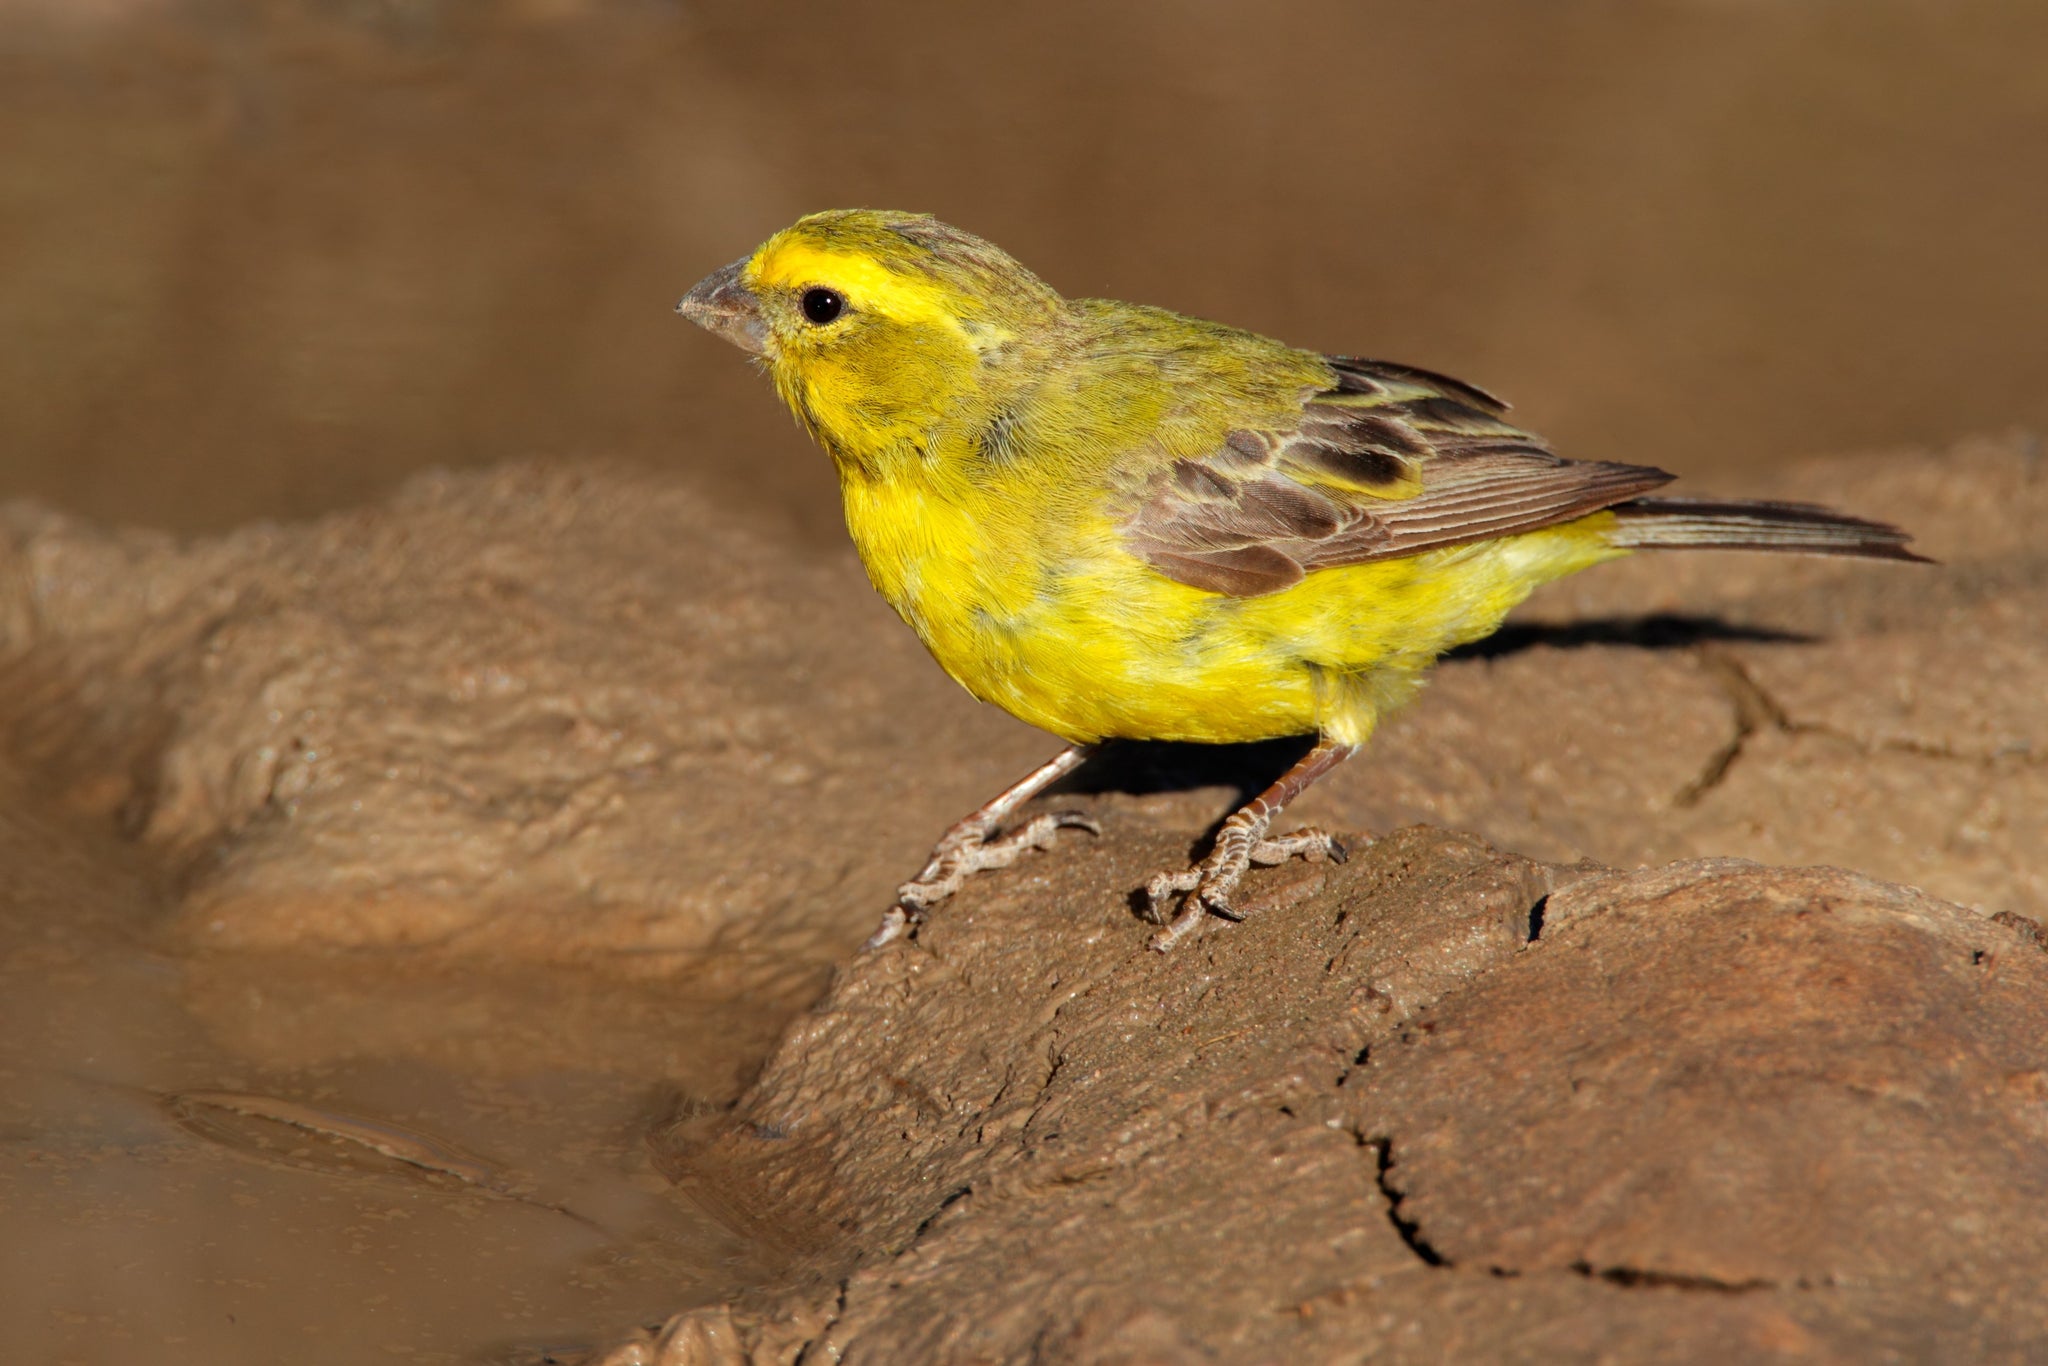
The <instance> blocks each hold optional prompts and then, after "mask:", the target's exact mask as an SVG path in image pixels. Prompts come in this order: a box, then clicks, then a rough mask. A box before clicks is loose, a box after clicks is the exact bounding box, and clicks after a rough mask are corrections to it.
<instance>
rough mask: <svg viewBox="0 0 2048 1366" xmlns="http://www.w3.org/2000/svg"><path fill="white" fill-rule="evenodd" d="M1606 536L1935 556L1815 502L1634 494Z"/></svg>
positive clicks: (1673, 545) (1642, 542) (1695, 545)
mask: <svg viewBox="0 0 2048 1366" xmlns="http://www.w3.org/2000/svg"><path fill="white" fill-rule="evenodd" d="M1608 511H1609V512H1612V513H1613V514H1614V517H1615V523H1614V525H1613V526H1612V527H1611V528H1609V529H1608V531H1607V539H1608V540H1609V541H1610V542H1612V543H1613V544H1615V545H1618V546H1627V547H1629V548H1630V549H1632V550H1778V551H1789V552H1792V553H1794V554H1803V555H1858V556H1862V557H1864V558H1866V559H1873V560H1915V561H1918V562H1920V563H1922V564H1928V563H1932V561H1930V560H1928V558H1927V557H1926V556H1925V555H1918V554H1915V553H1914V552H1913V551H1911V550H1909V549H1907V548H1906V546H1907V543H1908V542H1909V541H1911V540H1912V539H1913V538H1912V537H1911V536H1909V535H1908V534H1906V533H1905V532H1903V531H1901V530H1899V529H1898V528H1897V527H1895V526H1888V525H1886V524H1885V523H1883V522H1870V521H1865V520H1864V519H1863V518H1861V517H1849V516H1845V515H1843V514H1842V513H1839V512H1831V511H1829V510H1828V509H1827V508H1824V507H1820V506H1817V505H1815V504H1813V503H1737V502H1726V501H1723V500H1721V499H1715V498H1633V499H1630V500H1629V501H1628V502H1626V503H1616V504H1615V505H1614V506H1613V507H1611V508H1609V509H1608Z"/></svg>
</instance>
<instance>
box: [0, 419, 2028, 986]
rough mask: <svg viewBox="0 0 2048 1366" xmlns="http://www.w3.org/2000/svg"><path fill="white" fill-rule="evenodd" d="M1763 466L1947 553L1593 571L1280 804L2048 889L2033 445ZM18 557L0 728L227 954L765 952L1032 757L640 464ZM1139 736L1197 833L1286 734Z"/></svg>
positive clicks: (1116, 771)
mask: <svg viewBox="0 0 2048 1366" xmlns="http://www.w3.org/2000/svg"><path fill="white" fill-rule="evenodd" d="M1852 472H1853V476H1854V477H1853V478H1852V477H1851V474H1852ZM1762 491H1765V492H1786V493H1791V494H1795V495H1800V496H1810V497H1827V498H1829V499H1831V500H1833V501H1837V502H1847V503H1849V504H1851V505H1853V506H1854V507H1855V508H1856V509H1857V510H1859V511H1863V512H1867V513H1870V514H1873V515H1879V516H1890V517H1895V518H1897V519H1899V520H1900V521H1902V522H1905V523H1907V524H1909V525H1911V526H1912V527H1913V528H1914V529H1915V530H1916V531H1917V532H1919V533H1921V535H1922V538H1923V544H1924V545H1925V546H1926V548H1927V549H1928V550H1929V551H1930V552H1931V553H1933V554H1935V555H1938V556H1940V557H1942V558H1944V559H1945V560H1946V561H1947V562H1948V563H1947V564H1945V565H1944V566H1942V567H1939V568H1920V567H1913V566H1896V565H1884V564H1875V565H1873V564H1869V563H1858V562H1847V563H1845V562H1834V561H1810V560H1783V559H1773V558H1770V557H1764V556H1732V555H1720V556H1710V555H1690V556H1688V555H1664V556H1639V557H1636V558H1634V559H1632V560H1630V561H1628V562H1626V563H1623V564H1619V565H1614V566H1608V567H1604V568H1602V569H1599V570H1595V571H1593V572H1592V573H1590V574H1587V575H1582V576H1580V577H1579V578H1577V579H1574V580H1571V581H1568V582H1567V583H1566V584H1563V585H1560V586H1558V587H1557V588H1556V589H1554V590H1550V591H1549V592H1548V593H1546V594H1544V595H1539V597H1538V598H1537V599H1536V601H1535V603H1533V604H1532V608H1531V610H1530V612H1528V613H1527V614H1526V621H1525V623H1524V624H1521V625H1518V626H1514V627H1511V628H1510V630H1509V631H1508V632H1507V633H1506V634H1505V635H1504V636H1503V637H1501V638H1498V639H1497V641H1496V642H1494V643H1491V644H1489V645H1488V646H1486V647H1484V648H1483V649H1482V650H1481V651H1477V652H1474V653H1473V654H1471V655H1470V656H1468V657H1465V658H1461V659H1453V660H1451V661H1449V662H1447V663H1446V664H1445V665H1444V666H1443V667H1442V668H1440V669H1439V670H1438V672H1437V675H1436V677H1435V681H1434V682H1433V684H1432V686H1431V687H1430V688H1429V689H1428V690H1427V691H1426V693H1425V695H1424V697H1423V699H1422V701H1421V702H1420V703H1419V704H1418V705H1417V706H1415V707H1414V708H1412V709H1411V710H1410V711H1408V712H1407V713H1405V714H1403V715H1401V716H1398V717H1396V718H1395V719H1394V720H1393V721H1392V722H1391V723H1390V724H1389V725H1388V726H1386V727H1385V728H1384V730H1383V732H1382V734H1381V735H1380V736H1379V737H1378V738H1377V739H1376V740H1375V742H1374V744H1373V745H1372V746H1371V747H1370V748H1369V749H1368V750H1367V752H1366V753H1365V754H1364V755H1363V756H1362V757H1361V758H1359V759H1357V760H1354V761H1353V762H1352V763H1350V764H1348V765H1346V766H1345V767H1344V768H1342V769H1340V770H1338V772H1337V773H1336V774H1335V775H1334V776H1333V777H1332V778H1330V779H1329V780H1327V781H1326V782H1324V783H1323V784H1321V785H1320V786H1318V787H1317V788H1316V789H1313V790H1312V791H1311V792H1310V794H1309V795H1308V797H1307V798H1306V799H1305V800H1304V801H1303V802H1302V803H1301V804H1300V806H1299V808H1298V813H1297V814H1298V815H1299V817H1300V818H1301V819H1303V820H1306V821H1324V822H1328V823H1331V824H1335V825H1341V826H1346V827H1350V828H1355V829H1356V828H1363V829H1369V830H1384V829H1390V828H1395V827H1398V826H1401V825H1406V824H1411V823H1415V822H1418V821H1426V822H1430V823H1434V824H1443V825H1449V826H1454V827H1457V828H1463V829H1470V830H1473V831H1475V832H1477V833H1479V834H1481V835H1483V836H1485V837H1486V838H1488V839H1490V840H1492V841H1493V842H1495V843H1497V844H1499V845H1501V846H1503V847H1506V848H1513V849H1518V850H1521V851H1523V852H1526V853H1530V854H1533V855H1536V856H1538V857H1544V858H1550V859H1553V860H1559V861H1570V860H1573V859H1577V858H1581V857H1591V858H1596V859H1599V860H1601V861H1603V862H1608V863H1615V864H1621V865H1628V864H1633V863H1639V862H1660V861H1667V860H1670V859H1676V858H1685V857H1699V856H1707V855H1726V854H1737V855H1743V856H1747V857H1754V858H1758V859H1761V860H1765V861H1770V862H1785V863H1801V862H1831V863H1838V864H1846V865H1849V866H1854V867H1859V868H1863V869H1867V870H1869V871H1871V872H1873V873H1876V874H1879V875H1882V876H1887V877H1891V878H1895V879H1898V880H1902V881H1908V882H1912V883H1915V884H1918V885H1923V886H1926V887H1928V888H1929V889H1930V890H1932V891H1934V892H1936V893H1938V894H1941V895H1945V896H1949V897H1952V898H1955V899H1957V900H1960V901H1963V902H1965V903H1967V904H1970V905H1973V906H1976V907H1978V908H1980V909H1985V910H1990V911H1997V910H2014V911H2018V912H2021V913H2032V914H2036V915H2038V914H2042V913H2044V912H2048V872H2044V866H2043V864H2042V863H2041V861H2040V860H2038V859H2036V858H2032V857H2029V856H2027V853H2028V851H2031V850H2035V849H2038V848H2041V847H2044V846H2048V709H2044V708H2042V707H2041V706H2040V705H2039V692H2040V687H2039V681H2040V679H2041V678H2043V677H2048V629H2040V624H2041V623H2043V622H2048V549H2044V547H2043V543H2042V541H2041V538H2040V537H2039V535H2038V534H2037V532H2038V528H2039V527H2040V526H2041V525H2044V524H2048V476H2044V475H2043V474H2042V472H2041V462H2040V461H2039V459H2038V457H2037V455H2036V454H2035V452H2034V449H2033V447H2032V445H2031V444H2030V443H2029V442H2028V441H2026V440H2024V439H2021V438H2017V437H2015V438H2012V439H2009V440H2005V441H2002V442H1989V441H1985V442H1974V443H1965V444H1964V445H1963V446H1961V447H1958V448H1957V449H1956V450H1954V451H1951V452H1947V453H1944V454H1943V455H1941V456H1938V457H1936V456H1925V455H1922V456H1914V457H1899V458H1896V459H1872V460H1867V461H1864V462H1861V463H1858V464H1854V465H1851V464H1847V463H1839V464H1835V465H1832V466H1823V467H1820V468H1817V469H1811V468H1804V467H1802V471H1801V472H1800V474H1799V477H1798V478H1797V479H1796V480H1791V481H1788V482H1787V484H1786V486H1785V487H1784V488H1783V489H1778V490H1762ZM0 569H4V570H5V574H4V577H0V584H4V586H0V686H5V687H6V688H7V689H8V690H9V692H10V694H11V695H12V696H14V697H15V698H16V699H17V705H16V706H15V707H13V708H11V709H9V720H10V722H11V723H12V725H13V726H14V729H15V734H14V735H13V736H12V737H11V738H12V740H13V749H14V751H15V752H16V753H17V754H20V755H22V756H23V757H24V758H25V760H27V761H28V762H30V763H32V764H35V765H37V766H39V767H41V768H43V769H45V770H52V771H54V772H55V773H56V774H57V776H59V777H60V778H61V779H63V780H64V781H65V782H66V783H67V784H68V785H69V788H70V790H71V794H72V799H73V801H74V803H75V804H78V805H82V806H85V807H87V808H89V809H97V810H102V811H106V812H109V813H119V814H121V815H122V817H123V818H124V819H125V821H126V822H127V825H128V827H129V828H130V829H132V830H134V831H136V832H138V833H139V834H140V836H141V838H142V839H143V841H144V843H145V844H146V845H147V846H148V847H149V848H151V849H153V850H155V851H156V852H157V854H158V856H159V857H160V858H162V859H163V860H164V861H166V862H167V863H168V865H169V866H170V867H171V868H172V869H173V870H174V872H175V874H176V876H177V877H178V879H179V880H180V884H181V886H182V887H183V889H184V891H185V897H184V907H185V909H184V912H183V919H184V923H185V925H186V927H187V929H188V931H189V932H190V933H192V934H193V935H195V936H197V937H198V938H200V939H207V940H211V941H212V942H216V943H219V944H222V945H227V946H236V947H285V948H292V947H297V946H302V945H304V944H306V943H307V942H308V941H309V940H317V941H320V942H324V943H328V944H333V945H338V946H377V945H394V946H406V947H409V948H413V949H416V950H424V949H436V950H441V951H445V952H453V953H458V954H474V953H480V952H489V953H501V952H502V953H509V954H512V955H514V956H522V955H523V956H526V957H529V958H545V959H558V958H560V957H562V956H563V955H565V954H566V955H571V956H574V955H583V956H588V957H593V958H602V959H604V960H606V961H608V962H610V963H612V964H614V965H617V966H619V967H622V968H624V967H626V966H627V965H629V964H631V963H634V962H638V963H640V964H643V965H645V966H646V967H648V968H649V969H650V970H657V971H666V970H669V969H670V968H672V967H673V966H674V965H675V963H676V962H677V961H679V959H678V955H685V956H687V955H688V954H691V953H695V952H699V951H701V950H702V949H704V948H705V947H706V946H707V945H711V944H714V943H715V944H718V945H721V946H726V947H731V946H734V945H738V944H745V943H751V944H760V945H766V946H772V952H770V953H769V954H767V955H765V956H764V957H763V958H762V959H761V966H762V970H763V971H764V972H766V973H768V974H769V975H770V976H771V977H772V976H773V975H774V973H775V972H776V971H779V967H777V966H776V965H777V964H780V963H785V962H787V961H788V960H789V959H790V958H791V957H792V956H794V957H796V958H801V959H804V960H806V961H807V962H810V963H817V962H820V961H823V960H825V959H827V958H829V957H830V956H831V955H832V954H833V953H835V952H838V951H841V950H843V949H844V948H846V947H849V946H850V945H851V944H852V943H854V942H856V941H857V939H858V938H859V937H860V936H861V935H863V934H864V933H865V932H866V930H867V929H868V928H870V927H871V925H872V922H873V918H874V917H875V916H876V915H877V914H878V911H879V908H880V907H881V906H882V905H883V904H885V903H886V901H887V899H888V896H889V895H890V892H891V889H892V888H893V887H894V885H895V883H896V882H897V881H899V880H900V879H901V878H902V877H903V876H905V875H906V874H907V873H908V872H909V871H910V870H912V869H914V868H915V867H916V866H917V864H918V862H919V861H920V859H921V857H922V855H923V853H924V851H925V850H926V849H927V848H928V847H929V843H930V841H931V840H932V839H933V838H934V837H935V835H936V834H937V832H938V831H939V830H940V829H942V828H943V827H944V825H945V824H946V823H948V822H949V821H950V820H951V819H953V818H954V817H956V816H957V815H958V814H960V813H961V812H962V811H964V810H966V809H967V808H969V807H971V806H972V805H973V804H974V803H976V802H978V801H979V800H981V799H982V798H983V797H985V796H987V795H988V794H989V793H990V792H992V791H993V790H995V789H996V788H997V787H999V786H1001V785H1002V784H1003V783H1005V782H1007V781H1008V780H1009V779H1010V778H1012V777H1014V776H1016V774H1017V773H1019V772H1021V771H1022V770H1023V769H1025V768H1027V767H1029V766H1030V765H1031V764H1032V763H1033V762H1035V761H1036V759H1038V758H1039V757H1041V756H1042V755H1043V754H1044V753H1046V752H1048V750H1049V749H1050V743H1049V742H1048V741H1047V740H1046V739H1045V738H1044V737H1041V736H1038V735H1037V734H1036V733H1035V732H1032V731H1029V730H1027V729H1026V728H1024V727H1021V726H1019V725H1017V724H1016V723H1014V722H1012V721H1010V720H1009V719H1008V718H1007V717H1003V716H1001V715H1000V714H998V713H996V712H994V711H993V710H992V709H989V708H986V707H981V706H978V705H977V704H975V703H974V702H972V700H971V699H969V698H967V697H966V696H965V695H964V694H963V693H961V692H960V691H959V690H958V689H957V688H955V687H953V686H952V685H951V684H950V683H949V682H947V681H946V680H945V679H944V678H943V677H942V676H941V675H940V674H939V673H938V671H937V670H936V669H934V668H933V667H932V666H931V664H930V661H929V660H927V659H926V658H925V657H924V655H923V653H922V652H921V651H920V650H919V649H918V647H917V645H916V643H915V641H914V640H912V639H911V638H910V636H909V635H908V633H907V632H905V631H904V630H903V628H902V626H901V624H900V623H899V622H897V621H895V620H894V618H893V617H891V616H890V615H889V613H888V612H887V610H886V609H885V608H883V607H882V606H881V605H880V603H879V602H878V601H876V599H875V597H874V595H873V594H872V592H870V591H869V590H868V588H867V586H866V585H865V583H863V582H862V581H861V578H860V575H859V572H858V570H857V568H855V567H854V566H853V565H852V564H851V562H850V560H849V558H848V557H846V556H845V555H844V553H843V552H841V553H837V554H835V555H833V556H831V557H828V558H824V559H810V558H806V557H805V556H803V555H802V554H798V553H793V552H792V551H791V550H789V549H788V548H787V547H784V546H781V545H778V544H776V543H774V542H773V541H771V540H768V539H766V538H764V537H763V536H761V535H759V534H757V533H755V532H754V531H751V530H749V529H748V528H746V527H743V526H735V525H733V524H732V522H731V518H730V517H726V516H721V515H720V514H718V513H717V512H716V511H715V510H713V509H712V508H710V507H709V506H707V505H706V504H705V503H704V502H703V501H702V499H701V498H699V497H697V496H695V495H692V494H691V493H689V492H688V491H687V490H685V489H683V488H681V487H679V486H677V485H675V484H672V483H668V482H664V481H662V480H659V479H657V478H654V477H652V476H648V475H644V474H629V473H625V472H622V471H606V470H602V469H598V470H587V471H583V472H580V473H578V472H571V471H568V470H559V469H548V468H545V467H513V468H509V469H507V470H504V471H501V472H499V473H497V474H493V475H489V476H437V477H430V478H427V479H424V480H422V481H419V482H417V483H415V484H414V485H413V486H411V487H410V488H409V489H408V491H407V492H406V493H404V494H403V495H401V496H400V497H399V498H397V499H396V500H394V501H393V502H392V503H390V504H388V505H385V506H382V507H378V508H373V509H368V510H365V511H362V512H358V513H353V514H348V515H343V516H337V517H333V518H329V519H327V520H325V521H322V522H317V523H312V524H307V525H302V526H284V527H276V526H265V527H256V528H252V529H250V530H248V531H245V532H241V533H237V534H235V535H231V536H227V537H222V538H218V539H213V540H206V541H200V542H196V543H191V544H181V543H179V542H177V541H175V540H173V539H171V538H168V537H163V536H156V535H148V534H141V533H109V532H103V531H98V530H95V529H92V528H89V527H84V526H81V525H79V524H77V523H74V522H71V521H68V520H66V519H63V518H61V517H58V516H55V515H53V514H49V513H46V512H42V511H39V510H36V509H33V508H28V507H20V506H17V507H15V508H13V509H10V510H8V512H7V515H6V518H5V521H4V524H0ZM1681 613H1682V614H1683V615H1682V616H1680V615H1678V614H1681ZM1150 762H1151V761H1150V760H1148V759H1146V758H1144V757H1143V756H1140V757H1138V758H1136V759H1132V758H1130V757H1129V756H1126V758H1125V759H1123V760H1112V761H1111V762H1110V763H1109V764H1108V765H1107V766H1106V770H1105V774H1106V776H1105V774H1097V775H1094V776H1092V777H1091V776H1090V775H1088V774H1087V773H1086V772H1085V771H1084V774H1083V775H1081V783H1080V786H1081V787H1082V788H1083V789H1087V788H1090V787H1093V788H1098V789H1099V788H1103V787H1105V786H1106V787H1107V788H1109V789H1110V794H1109V795H1108V796H1106V797H1104V798H1102V800H1103V801H1105V802H1107V803H1109V804H1110V805H1111V806H1112V807H1113V808H1114V809H1112V810H1109V811H1106V812H1103V813H1101V814H1103V815H1105V816H1106V817H1107V818H1108V819H1110V820H1112V821H1119V820H1121V821H1126V822H1130V821H1132V820H1134V819H1135V821H1136V822H1137V823H1138V824H1140V825H1150V826H1153V827H1155V828H1157V829H1158V830H1160V831H1161V832H1171V833H1173V834H1175V835H1177V836H1178V837H1179V838H1180V839H1181V840H1183V841H1184V844H1183V848H1185V847H1186V846H1187V845H1188V844H1192V842H1193V841H1195V840H1196V839H1197V838H1199V835H1200V833H1201V832H1202V831H1203V829H1204V828H1205V827H1206V826H1207V825H1208V824H1209V823H1211V822H1213V821H1214V820H1215V819H1217V818H1218V817H1219V816H1220V815H1221V814H1222V811H1223V810H1224V809H1225V808H1226V807H1227V804H1228V796H1227V795H1226V794H1225V793H1224V792H1221V791H1218V790H1216V787H1215V785H1216V784H1218V783H1237V784H1241V785H1255V784H1261V783H1263V781H1264V780H1265V778H1267V777H1269V776H1270V774H1271V772H1272V771H1273V769H1274V767H1275V763H1276V761H1274V760H1273V759H1272V758H1271V756H1269V755H1266V754H1264V753H1263V752H1262V751H1252V752H1250V753H1247V754H1244V755H1239V756H1235V757H1233V756H1231V755H1229V754H1222V755H1218V754H1215V753H1211V752H1200V751H1197V752H1195V753H1194V754H1193V755H1191V756H1187V757H1186V758H1185V759H1184V761H1175V764H1170V765H1169V767H1175V776H1174V777H1173V779H1172V780H1171V781H1170V782H1169V783H1167V784H1166V785H1167V786H1168V787H1174V786H1178V788H1179V789H1180V790H1168V791H1157V792H1152V793H1150V794H1149V795H1140V796H1135V797H1134V796H1126V795H1123V794H1122V793H1121V792H1120V791H1118V789H1120V788H1131V787H1136V788H1139V789H1141V790H1142V789H1144V788H1145V787H1146V786H1147V785H1148V784H1147V783H1145V782H1143V781H1133V779H1134V778H1141V777H1142V770H1144V769H1145V768H1146V766H1147V764H1148V763H1150ZM1176 765H1177V767H1176ZM1191 784H1192V786H1190V785H1191ZM1150 785H1151V786H1155V787H1156V786H1159V784H1158V783H1153V784H1150Z"/></svg>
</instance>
